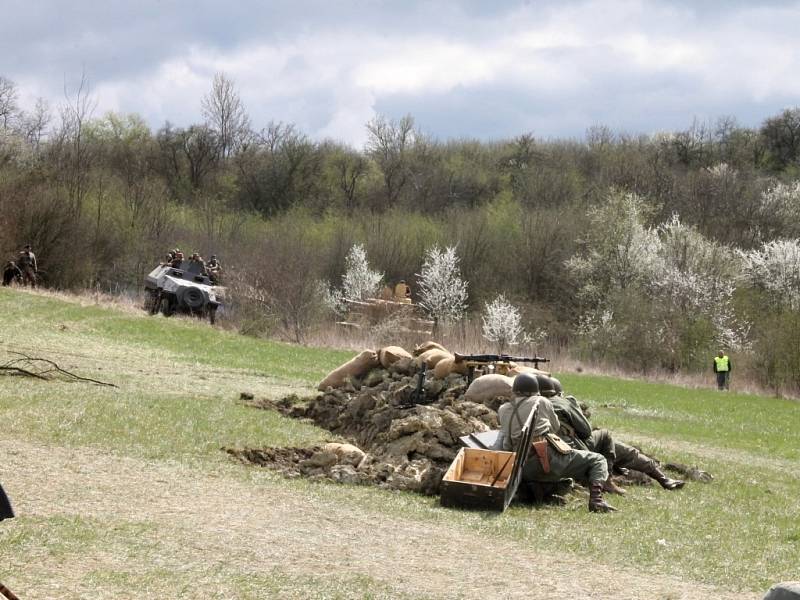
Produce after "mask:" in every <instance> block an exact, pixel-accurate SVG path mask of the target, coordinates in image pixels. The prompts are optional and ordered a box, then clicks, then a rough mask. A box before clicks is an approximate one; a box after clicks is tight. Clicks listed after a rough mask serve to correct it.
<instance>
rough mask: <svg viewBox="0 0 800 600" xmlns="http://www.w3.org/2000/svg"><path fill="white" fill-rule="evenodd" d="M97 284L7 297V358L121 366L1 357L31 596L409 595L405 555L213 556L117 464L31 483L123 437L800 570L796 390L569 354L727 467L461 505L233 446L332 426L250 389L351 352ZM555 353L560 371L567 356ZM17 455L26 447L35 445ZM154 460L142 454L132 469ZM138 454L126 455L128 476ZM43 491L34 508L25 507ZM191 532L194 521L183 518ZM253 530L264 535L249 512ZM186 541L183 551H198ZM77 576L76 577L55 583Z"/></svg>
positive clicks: (422, 508) (623, 558) (468, 520)
mask: <svg viewBox="0 0 800 600" xmlns="http://www.w3.org/2000/svg"><path fill="white" fill-rule="evenodd" d="M84 304H86V303H85V302H84V303H83V304H82V303H80V302H78V301H76V300H72V301H70V300H65V299H60V298H55V297H51V296H41V295H37V294H31V293H26V292H20V291H10V290H5V289H4V290H2V291H0V309H2V314H3V315H4V317H5V318H4V328H3V333H2V335H1V336H0V351H1V352H3V354H2V356H0V362H5V360H10V359H11V358H12V356H11V355H10V354H8V352H11V351H20V352H25V353H27V354H30V355H34V356H40V357H46V358H49V359H52V360H55V361H57V362H58V363H59V364H60V365H61V366H63V367H64V368H67V369H70V370H73V371H75V372H77V373H79V374H81V375H85V376H88V377H93V378H96V379H101V380H105V381H111V382H114V383H116V384H117V385H118V386H119V388H118V389H112V388H106V387H99V386H93V385H89V384H83V383H70V382H66V381H49V382H45V381H37V380H33V379H30V378H23V377H15V376H8V375H5V376H4V375H0V423H2V424H3V436H2V443H3V445H0V481H2V482H3V485H4V487H6V488H7V489H8V490H9V493H10V494H11V495H12V500H14V502H15V506H16V507H17V510H18V512H20V516H19V518H17V519H14V520H12V521H5V522H3V523H2V524H0V581H2V582H4V583H6V584H7V585H9V587H11V588H12V589H14V587H15V586H14V585H12V583H14V584H15V585H16V587H17V590H16V591H17V593H18V594H21V595H22V597H78V596H80V594H77V595H74V594H70V593H67V589H68V588H69V587H70V586H72V589H77V590H83V592H85V593H86V594H89V591H90V590H91V591H92V592H96V593H92V594H89V595H90V596H91V597H109V598H117V597H139V596H136V595H135V594H133V592H131V589H132V587H136V586H139V585H141V586H143V587H142V588H141V589H143V590H145V594H144V595H145V596H148V597H159V596H160V597H196V596H195V595H194V594H196V593H197V591H198V589H197V587H195V586H196V585H199V584H198V582H202V583H203V584H204V585H210V586H211V588H212V589H215V590H222V591H221V592H219V593H218V594H217V595H214V594H212V595H211V596H210V597H235V598H258V597H273V596H275V597H278V596H284V597H297V598H304V597H320V598H328V597H342V598H349V597H397V596H398V595H399V592H398V590H397V588H396V587H392V585H390V583H391V581H390V580H391V579H392V577H393V575H389V574H384V575H381V574H380V573H371V572H370V573H365V572H363V571H362V570H359V569H354V570H353V571H352V572H342V571H341V570H340V571H337V572H336V573H333V574H321V573H316V574H309V575H308V576H300V575H298V572H297V570H296V569H295V570H287V567H286V566H284V565H280V564H277V565H271V566H268V567H267V566H263V565H262V567H263V568H262V567H258V566H253V565H251V564H249V563H248V562H247V558H246V556H245V557H243V558H241V560H239V562H238V563H236V564H238V565H240V566H238V567H237V566H236V564H229V563H226V562H220V563H216V562H215V563H213V565H212V566H211V567H209V565H208V564H207V562H206V559H205V558H203V557H204V556H205V555H204V554H203V553H201V552H200V550H198V551H197V552H196V553H189V552H188V550H187V547H186V546H187V544H177V543H172V542H170V539H169V538H166V537H165V536H163V535H161V534H159V533H158V532H159V531H160V528H162V527H168V528H169V523H170V522H171V521H170V520H168V519H164V520H158V523H159V524H158V525H156V524H155V523H156V521H154V520H152V519H150V518H149V516H148V513H147V509H146V505H144V506H145V508H144V509H142V511H141V515H140V516H139V517H138V518H135V519H131V518H125V517H123V516H119V515H111V514H107V513H106V512H104V509H103V503H104V502H105V501H106V500H107V499H106V498H105V497H104V496H103V493H104V492H103V491H102V490H107V492H108V493H109V494H112V495H113V491H108V490H113V489H114V488H113V485H112V484H113V481H111V482H104V483H103V486H101V488H102V489H100V491H97V492H96V493H95V492H92V490H88V491H87V490H86V489H85V488H86V486H85V485H84V487H68V485H67V483H63V484H62V483H60V482H59V481H58V478H59V472H60V471H59V470H58V469H56V468H55V467H54V470H53V472H52V473H49V472H48V475H47V478H46V479H44V480H45V481H46V482H47V484H45V485H43V486H42V489H36V490H33V489H28V488H26V487H22V488H20V487H18V485H16V484H15V479H19V478H23V479H24V478H25V477H27V479H24V480H25V481H29V482H30V486H33V485H34V483H35V482H37V481H40V478H43V477H44V475H43V474H41V473H40V472H41V471H42V469H44V468H45V467H46V466H47V465H49V464H51V463H52V464H54V465H55V464H56V463H58V464H61V463H60V462H59V461H62V462H63V464H71V462H72V463H74V462H76V461H78V462H80V461H79V460H78V459H77V458H76V457H79V456H81V455H82V453H85V454H86V455H87V456H91V457H93V458H91V461H94V462H91V464H95V463H96V464H100V462H102V460H103V458H104V457H109V459H110V460H111V459H113V460H114V461H117V460H118V461H120V463H121V464H123V465H133V464H134V463H135V464H136V465H147V466H148V468H149V467H152V469H153V470H154V472H159V473H160V472H162V470H165V469H171V471H169V472H170V473H173V471H174V472H175V473H179V474H186V473H188V474H193V473H196V474H198V477H201V476H202V477H204V478H209V480H211V481H214V480H219V481H225V482H227V483H226V484H225V485H229V486H234V487H235V486H241V491H240V494H245V495H247V494H250V493H253V494H256V493H261V492H269V493H271V494H276V495H279V496H281V497H285V498H286V499H291V498H294V497H296V498H302V499H303V502H304V503H307V504H308V505H309V506H312V507H313V506H321V507H328V508H330V510H334V511H335V510H344V508H343V507H347V508H348V510H351V511H353V512H354V513H358V514H364V515H367V514H368V515H370V519H373V520H374V522H375V523H376V524H378V525H380V523H381V522H382V520H384V519H386V520H387V521H388V520H392V522H395V521H398V522H400V523H406V524H408V526H409V527H412V526H413V527H414V528H423V529H424V528H425V527H435V528H436V530H437V531H439V532H442V531H443V532H445V534H446V533H447V532H448V531H450V532H452V533H453V535H454V536H456V535H459V536H463V535H467V534H468V533H470V532H471V533H472V534H474V536H475V540H476V543H477V540H494V541H496V543H497V544H501V545H508V544H511V545H512V547H518V548H524V549H526V551H528V550H530V549H537V548H541V549H547V552H549V553H555V554H557V553H567V554H568V555H570V556H574V557H576V561H577V563H576V564H580V563H581V562H584V563H586V564H590V563H595V562H596V563H597V564H599V565H600V567H602V568H607V569H608V570H609V573H611V576H612V577H613V572H614V569H615V568H623V567H624V568H627V569H632V571H634V572H635V571H638V570H641V571H642V572H643V573H647V574H648V575H643V577H648V576H653V575H655V576H672V577H676V578H679V579H682V580H685V581H689V582H696V583H697V584H709V585H711V586H716V587H717V588H719V589H723V590H730V591H733V592H736V591H737V590H739V591H742V592H759V591H761V592H763V591H764V590H765V589H766V588H768V587H769V585H771V584H772V583H774V582H776V581H779V580H787V579H797V578H798V576H800V575H799V574H798V571H797V567H798V565H800V475H799V474H798V466H800V433H798V425H800V404H798V403H797V402H794V401H788V400H779V399H774V398H766V397H758V396H752V395H744V394H737V393H735V392H732V393H719V392H717V391H716V390H713V389H710V388H709V389H704V390H696V389H683V388H678V387H674V386H669V385H662V384H651V383H647V382H641V381H633V380H620V379H612V378H607V377H596V376H583V375H576V374H567V373H558V372H557V375H558V376H559V377H560V379H561V381H562V382H563V383H564V386H565V388H566V390H567V391H568V392H571V393H573V394H575V395H576V396H577V397H578V398H580V399H581V400H584V401H586V402H588V403H589V404H590V405H591V406H592V409H593V417H592V419H593V422H594V423H595V425H597V426H600V427H607V428H610V429H612V430H613V431H615V432H617V433H618V437H619V438H620V439H623V440H624V441H629V442H634V443H637V444H639V445H641V446H642V448H643V449H644V450H645V451H647V452H648V453H653V454H654V455H655V456H657V457H659V458H661V459H662V460H670V461H677V462H683V463H687V464H692V465H698V466H699V467H700V468H703V469H705V470H707V471H709V472H711V473H712V474H714V476H715V478H716V479H715V481H714V482H713V483H710V484H702V483H690V484H689V485H687V487H686V488H685V489H684V490H682V491H680V492H671V493H668V492H664V491H662V490H660V489H658V488H655V487H642V488H629V492H628V495H627V496H625V497H622V498H620V497H613V498H612V499H611V500H612V502H613V503H614V504H615V505H616V506H617V507H618V508H619V509H620V512H618V513H615V514H612V515H592V514H589V513H588V512H587V511H586V507H585V506H584V503H583V502H582V501H581V502H580V503H578V502H577V501H576V502H575V503H574V504H573V505H569V506H567V507H561V508H557V507H546V508H537V509H532V508H530V507H525V506H513V507H512V508H511V509H510V510H508V511H507V512H506V513H504V514H503V515H489V514H484V513H476V512H461V511H454V510H446V509H442V508H440V507H438V505H437V502H436V499H433V498H426V497H420V496H416V495H412V494H405V493H403V494H398V493H389V492H386V491H383V490H379V489H372V488H365V487H350V486H337V485H334V484H323V483H314V482H309V481H302V480H285V479H283V478H281V477H279V476H277V475H273V474H271V473H269V472H268V471H264V470H262V469H257V468H253V467H247V466H244V465H240V464H238V463H234V462H232V461H231V460H230V459H229V458H228V456H227V455H226V454H225V453H223V452H221V451H220V448H221V447H222V446H235V447H241V446H266V445H275V446H280V445H307V444H311V443H316V442H319V441H322V440H326V439H331V435H330V434H329V433H328V432H326V431H323V430H320V429H318V428H316V427H314V426H312V425H310V424H307V423H304V422H300V421H294V420H289V419H286V418H284V417H281V416H280V415H279V414H278V413H275V412H270V411H258V410H254V409H252V408H249V407H246V406H243V405H242V404H241V403H240V402H239V400H238V397H239V392H241V391H249V392H252V393H254V394H256V396H258V397H265V396H269V397H279V396H282V395H284V394H286V393H289V392H297V393H299V394H301V395H302V394H307V393H310V392H311V390H312V389H313V387H314V385H315V384H316V382H317V381H319V380H320V379H321V378H322V377H323V376H324V374H325V373H326V372H328V371H329V370H330V369H331V368H333V367H334V366H336V365H337V364H339V363H341V362H343V361H344V360H346V359H347V358H349V356H351V355H352V353H349V352H342V351H338V350H325V349H316V348H302V347H298V346H293V345H286V344H279V343H275V342H269V341H264V340H257V339H252V338H246V337H242V336H239V335H237V334H234V333H231V332H225V331H220V330H217V329H213V328H211V327H209V326H208V325H207V324H203V323H199V322H195V321H192V320H188V319H164V318H163V317H160V316H159V317H148V316H146V315H144V313H141V314H139V313H134V312H132V311H125V310H118V309H115V308H108V307H100V306H91V305H84ZM553 368H554V369H556V371H557V365H554V366H553ZM709 383H711V382H709ZM734 385H735V382H734ZM15 444H19V446H20V447H21V448H23V450H21V451H20V452H23V453H25V455H26V456H28V455H30V456H31V457H33V458H36V457H41V458H39V459H37V460H41V465H42V466H41V467H39V468H38V470H36V469H34V468H31V470H30V472H28V471H27V470H26V469H23V468H21V467H20V468H18V469H17V470H16V471H15V470H10V469H9V467H7V466H4V465H7V464H9V463H8V461H7V460H6V458H7V457H4V456H2V453H3V452H4V451H5V452H7V453H9V454H11V455H12V458H13V455H14V452H15V451H14V447H15ZM48 456H49V457H52V458H48ZM69 457H71V458H69ZM17 460H18V461H20V462H19V463H18V465H21V460H22V459H17ZM26 460H27V459H26ZM87 460H89V459H87ZM70 461H71V462H70ZM12 462H13V461H12ZM103 464H105V463H103ZM98 468H99V467H98ZM125 468H127V467H125ZM136 468H139V467H136ZM136 468H134V467H132V466H131V467H130V470H131V473H134V472H135V471H136ZM75 469H76V471H75V473H70V475H69V476H70V477H71V478H73V479H75V480H76V481H77V479H76V478H79V477H84V476H86V474H87V473H89V474H91V468H90V466H85V467H76V468H75ZM22 471H24V473H23V472H22ZM61 472H64V471H63V468H62V470H61ZM127 472H128V471H125V469H124V468H121V471H120V473H121V474H120V477H121V478H122V479H124V477H125V475H124V474H125V473H127ZM131 477H133V475H131ZM164 477H165V478H166V477H167V476H166V475H165V476H164ZM169 477H172V475H169ZM187 477H190V476H189V475H187ZM112 479H113V478H112ZM80 481H84V480H83V479H80ZM89 481H91V479H89ZM187 481H188V479H187ZM106 484H107V485H106ZM49 485H52V486H53V487H54V489H56V488H58V486H59V485H62V486H63V488H64V490H81V492H80V493H81V494H87V496H86V497H85V498H84V500H85V501H86V502H89V501H90V500H91V502H93V503H96V504H92V506H94V507H95V508H94V509H93V510H92V511H90V514H89V515H83V514H81V512H80V511H78V510H77V508H75V507H74V506H73V507H71V508H70V506H69V502H67V503H66V504H67V505H68V506H66V507H58V506H53V502H52V499H50V500H48V498H49V496H48V489H47V488H48V486H49ZM69 485H73V484H72V483H70V484H69ZM74 485H75V486H77V485H78V484H77V483H75V484H74ZM131 485H133V484H131ZM166 485H167V484H165V486H166ZM187 485H188V484H187ZM88 487H89V488H91V485H89V486H88ZM178 488H180V486H178ZM178 488H176V489H178ZM59 489H60V488H59ZM165 489H169V488H168V487H167V488H165ZM237 489H239V488H238V487H237ZM90 492H92V493H93V495H92V496H91V498H90V497H89V496H88V494H89V493H90ZM59 493H61V492H59ZM63 493H66V491H65V492H63ZM73 493H74V492H73ZM176 493H177V492H176ZM188 493H189V492H187V494H188ZM27 494H30V496H31V498H30V499H28V498H26V495H27ZM52 494H53V496H54V497H55V494H56V491H53V492H52ZM56 504H57V503H56ZM26 506H29V507H31V510H30V511H29V512H30V513H32V514H25V511H24V510H22V509H24V508H25V507H26ZM166 506H169V505H166ZM170 510H171V509H170ZM326 510H327V508H326ZM165 523H166V525H164V524H165ZM173 534H174V535H175V536H177V538H180V536H181V535H185V536H186V539H190V538H191V536H190V535H189V533H187V532H185V531H184V532H183V533H181V531H179V530H178V526H177V525H176V528H175V531H174V532H173ZM177 538H176V539H177ZM237 539H239V538H237ZM241 540H247V533H246V532H242V534H241ZM392 543H393V540H392V539H386V540H385V544H387V545H391V544H392ZM398 543H399V542H398ZM504 547H505V546H504ZM87 549H88V550H87ZM454 550H455V549H454ZM226 551H227V552H228V553H229V554H230V555H231V556H238V554H237V552H238V551H239V550H238V547H237V548H232V547H231V548H227V549H226V548H222V549H221V552H223V553H224V552H226ZM87 553H88V554H87ZM87 555H91V556H92V557H94V559H95V561H96V564H95V565H94V566H93V567H92V568H90V569H88V570H81V569H78V570H77V571H75V569H72V570H70V568H71V567H70V565H73V564H77V563H78V562H79V561H81V560H83V559H85V558H86V556H87ZM108 557H112V558H113V559H112V558H108ZM178 557H183V558H181V560H180V562H176V561H178ZM117 559H119V560H117ZM126 560H128V561H133V562H137V563H140V564H141V565H145V566H142V567H141V568H140V569H139V571H137V573H136V574H133V573H132V572H130V571H126V570H125V569H124V568H122V567H121V566H120V562H121V563H123V564H127V563H125V561H126ZM192 561H196V563H195V564H193V563H192ZM178 564H179V565H180V566H176V565H178ZM146 565H150V566H149V567H147V566H146ZM67 571H69V573H70V574H69V575H67V574H66V573H67ZM443 577H444V575H443ZM59 578H61V579H63V585H62V586H61V587H59V586H57V585H56V587H55V588H54V587H53V586H54V585H55V583H54V582H56V583H57V582H58V581H59ZM42 582H47V583H42ZM37 586H38V587H37ZM215 586H216V587H215ZM206 589H207V588H206ZM22 590H32V591H33V592H38V593H30V594H22ZM459 594H461V596H460V597H470V595H469V594H468V593H467V594H464V592H463V590H462V591H461V592H458V593H455V592H454V595H455V596H459ZM433 595H434V596H435V595H436V594H433ZM86 597H89V596H86ZM410 597H419V594H411V595H410ZM664 597H667V596H664ZM675 597H680V596H675ZM698 597H703V596H698Z"/></svg>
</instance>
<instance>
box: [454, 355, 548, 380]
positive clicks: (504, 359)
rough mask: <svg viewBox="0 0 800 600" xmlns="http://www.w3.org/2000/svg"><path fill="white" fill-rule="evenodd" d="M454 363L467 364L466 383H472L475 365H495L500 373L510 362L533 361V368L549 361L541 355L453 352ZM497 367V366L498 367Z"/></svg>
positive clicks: (507, 369)
mask: <svg viewBox="0 0 800 600" xmlns="http://www.w3.org/2000/svg"><path fill="white" fill-rule="evenodd" d="M453 356H454V357H455V362H456V363H461V362H464V363H466V365H467V369H468V371H467V384H470V383H472V380H473V378H474V377H475V367H482V366H485V365H495V369H496V370H498V371H500V372H501V373H502V374H505V373H507V372H508V371H509V370H510V369H511V363H512V362H515V363H525V362H527V363H533V366H534V368H536V369H538V368H539V363H547V362H550V359H549V358H542V357H541V356H510V355H508V354H458V353H457V352H456V353H455V354H453ZM498 367H499V368H498Z"/></svg>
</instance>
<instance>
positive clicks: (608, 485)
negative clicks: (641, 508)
mask: <svg viewBox="0 0 800 600" xmlns="http://www.w3.org/2000/svg"><path fill="white" fill-rule="evenodd" d="M603 491H604V492H608V493H609V494H619V495H620V496H624V495H625V493H626V492H625V490H624V489H623V488H621V487H619V486H618V485H617V484H616V483H614V480H613V479H612V478H611V475H609V476H608V479H606V480H605V481H604V482H603Z"/></svg>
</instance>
